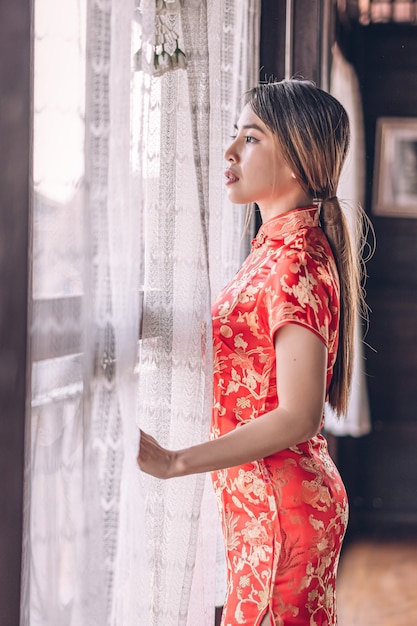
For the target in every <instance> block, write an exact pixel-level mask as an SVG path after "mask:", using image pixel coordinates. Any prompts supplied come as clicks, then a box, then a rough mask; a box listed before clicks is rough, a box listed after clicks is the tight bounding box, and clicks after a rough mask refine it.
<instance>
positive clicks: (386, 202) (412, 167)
mask: <svg viewBox="0 0 417 626" xmlns="http://www.w3.org/2000/svg"><path fill="white" fill-rule="evenodd" d="M372 212H373V213H374V214H375V215H385V216H387V217H415V218H417V117H411V118H407V117H398V118H397V117H380V118H379V119H378V120H377V126H376V144H375V165H374V180H373V194H372Z"/></svg>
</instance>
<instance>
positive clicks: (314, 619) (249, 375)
mask: <svg viewBox="0 0 417 626" xmlns="http://www.w3.org/2000/svg"><path fill="white" fill-rule="evenodd" d="M252 245H253V247H252V251H251V253H250V255H249V257H248V258H247V260H246V261H245V263H244V264H243V265H242V267H241V269H240V270H239V272H238V273H237V275H236V277H235V278H234V279H233V280H232V281H231V282H230V284H229V285H227V286H226V287H225V289H224V290H223V291H222V292H221V294H219V296H218V298H217V299H216V301H215V303H214V305H213V337H214V339H213V346H214V402H213V419H212V428H211V437H212V438H216V437H219V436H221V435H223V434H225V433H227V432H229V431H231V430H233V429H234V428H236V427H242V428H244V425H245V423H246V422H248V421H250V420H252V419H256V418H257V417H258V416H259V415H262V414H263V413H265V412H267V411H269V410H272V409H274V408H275V407H276V406H277V405H278V402H279V400H278V397H277V380H276V362H275V350H274V334H275V332H276V331H277V329H278V328H280V326H282V325H283V324H286V323H297V324H301V325H303V326H305V327H306V328H309V329H310V330H311V331H312V332H314V333H316V334H317V335H318V336H319V337H320V338H321V340H322V341H323V342H324V343H325V344H326V346H327V348H328V368H327V388H328V386H329V384H330V380H331V376H332V370H333V364H334V360H335V357H336V351H337V332H338V310H339V285H338V278H337V272H336V267H335V263H334V259H333V256H332V253H331V251H330V247H329V244H328V242H327V239H326V237H325V235H324V234H323V231H322V230H321V228H320V227H319V219H318V210H317V208H316V207H308V208H306V209H297V210H295V211H291V212H290V213H287V214H284V215H282V216H278V217H277V218H274V219H272V220H270V221H268V222H266V223H265V224H264V225H263V226H262V227H261V229H260V231H259V233H258V235H257V236H256V238H255V239H254V240H253V242H252ZM213 485H214V490H215V493H216V497H217V500H218V504H219V511H220V515H221V519H222V525H223V531H224V536H225V546H226V556H227V567H228V584H227V598H226V603H225V609H224V612H223V618H222V625H223V626H236V624H246V625H247V626H257V625H259V624H260V622H261V621H262V618H263V616H264V615H265V613H266V612H267V611H269V612H270V614H271V615H272V616H273V619H274V622H275V624H276V625H281V624H282V625H284V624H285V626H305V625H307V624H309V625H310V626H314V625H316V624H317V626H318V625H320V626H334V625H335V624H336V612H335V580H336V570H337V564H338V559H339V554H340V549H341V544H342V541H343V536H344V533H345V529H346V524H347V511H348V508H347V499H346V492H345V489H344V486H343V483H342V481H341V479H340V476H339V474H338V472H337V469H336V467H335V466H334V464H333V462H332V460H331V458H330V457H329V454H328V451H327V444H326V441H325V439H324V438H323V437H322V436H321V435H317V436H316V437H313V438H312V439H311V440H309V441H307V442H304V443H300V444H299V445H297V446H293V447H292V448H290V449H288V450H284V451H282V452H279V453H277V454H274V455H272V456H270V457H267V458H265V459H260V460H259V461H257V462H254V463H249V464H247V465H244V466H239V467H233V468H230V469H227V470H220V471H218V472H213Z"/></svg>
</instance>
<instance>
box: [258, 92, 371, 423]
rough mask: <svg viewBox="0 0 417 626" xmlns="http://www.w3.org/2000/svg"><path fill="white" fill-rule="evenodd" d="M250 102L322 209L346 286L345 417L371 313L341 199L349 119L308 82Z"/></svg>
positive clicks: (337, 403)
mask: <svg viewBox="0 0 417 626" xmlns="http://www.w3.org/2000/svg"><path fill="white" fill-rule="evenodd" d="M247 102H248V103H249V105H250V107H251V108H252V110H253V112H254V113H255V114H256V115H257V116H258V117H259V118H260V119H261V120H262V121H263V122H264V124H265V125H266V126H267V127H268V128H269V129H270V130H271V131H272V132H273V133H274V135H275V136H276V138H277V140H278V143H279V147H280V149H281V151H282V154H283V156H284V159H285V160H286V162H287V163H288V165H289V166H290V167H291V168H292V170H293V172H294V174H295V175H296V176H297V178H298V180H299V182H300V184H301V186H302V188H303V189H304V191H305V192H306V193H307V194H308V195H309V196H310V197H312V198H314V199H315V200H316V201H317V202H318V203H319V205H320V207H321V209H320V222H321V225H322V228H323V230H324V232H325V234H326V236H327V239H328V241H329V243H330V247H331V249H332V252H333V255H334V258H335V261H336V266H337V269H338V273H339V282H340V322H339V344H338V351H337V356H336V361H335V365H334V369H333V377H332V381H331V384H330V389H329V398H328V400H329V403H330V405H331V406H332V407H333V408H334V409H335V411H336V412H337V413H338V414H339V415H341V414H343V413H345V411H346V408H347V404H348V399H349V390H350V385H351V381H352V369H353V345H354V335H355V324H356V322H357V317H358V312H359V311H360V310H361V309H363V310H365V308H364V307H365V305H364V301H363V295H362V294H363V289H362V262H361V259H362V255H361V252H360V251H359V250H358V249H357V248H356V245H357V243H358V241H357V238H356V237H352V236H351V235H350V233H349V228H348V225H347V221H346V218H345V216H344V214H343V212H342V209H341V206H340V203H339V200H338V198H337V197H336V193H337V187H338V183H339V178H340V173H341V170H342V165H343V163H344V161H345V158H346V154H347V151H348V148H349V141H350V130H349V119H348V116H347V113H346V111H345V109H344V108H343V106H342V105H341V104H340V102H339V101H338V100H336V98H334V97H333V96H331V95H330V94H329V93H327V92H325V91H323V90H322V89H319V88H318V87H316V86H315V85H314V84H313V83H311V82H310V81H305V80H283V81H280V82H274V83H272V82H271V83H264V84H261V85H258V86H257V87H255V88H254V89H252V90H251V91H250V92H248V94H247ZM359 213H360V211H359ZM362 216H364V214H363V212H362Z"/></svg>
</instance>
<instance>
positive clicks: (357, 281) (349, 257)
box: [320, 196, 367, 415]
mask: <svg viewBox="0 0 417 626" xmlns="http://www.w3.org/2000/svg"><path fill="white" fill-rule="evenodd" d="M366 219H367V218H366V216H365V214H364V212H363V210H362V209H360V214H359V216H358V226H360V227H361V231H362V232H363V227H362V224H363V223H364V221H365V220H366ZM320 221H321V226H322V228H323V231H324V233H325V234H326V237H327V239H328V241H329V244H330V247H331V249H332V252H333V256H334V258H335V262H336V267H337V270H338V274H339V283H340V321H339V343H338V349H337V355H336V361H335V364H334V368H333V377H332V380H331V383H330V388H329V398H328V401H329V403H330V405H331V406H332V408H333V409H334V410H335V411H336V413H337V414H338V415H342V414H344V413H346V409H347V406H348V401H349V391H350V386H351V382H352V371H353V355H354V337H355V325H356V324H357V323H358V317H359V314H361V313H362V314H363V313H365V311H366V305H365V304H364V297H363V290H362V265H363V261H362V250H361V249H356V247H357V246H356V243H357V241H358V240H359V241H361V239H358V237H356V233H353V234H351V233H350V232H349V227H348V224H347V220H346V218H345V216H344V214H343V211H342V209H341V206H340V203H339V200H338V199H337V197H336V196H334V197H332V198H329V199H327V200H323V201H322V202H321V211H320ZM362 241H363V239H362Z"/></svg>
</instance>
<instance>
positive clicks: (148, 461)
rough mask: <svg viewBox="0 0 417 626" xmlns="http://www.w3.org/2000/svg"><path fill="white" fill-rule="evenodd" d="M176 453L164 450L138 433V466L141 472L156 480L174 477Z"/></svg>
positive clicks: (141, 433)
mask: <svg viewBox="0 0 417 626" xmlns="http://www.w3.org/2000/svg"><path fill="white" fill-rule="evenodd" d="M175 459H176V453H175V452H173V451H171V450H166V449H165V448H163V447H162V446H160V445H159V443H158V442H157V441H156V439H154V438H153V437H151V436H150V435H148V434H146V433H144V432H143V430H141V431H140V442H139V452H138V457H137V461H138V465H139V467H140V469H141V470H142V472H145V473H146V474H151V476H155V477H156V478H172V477H173V476H175V475H176V474H175V472H174V465H175Z"/></svg>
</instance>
